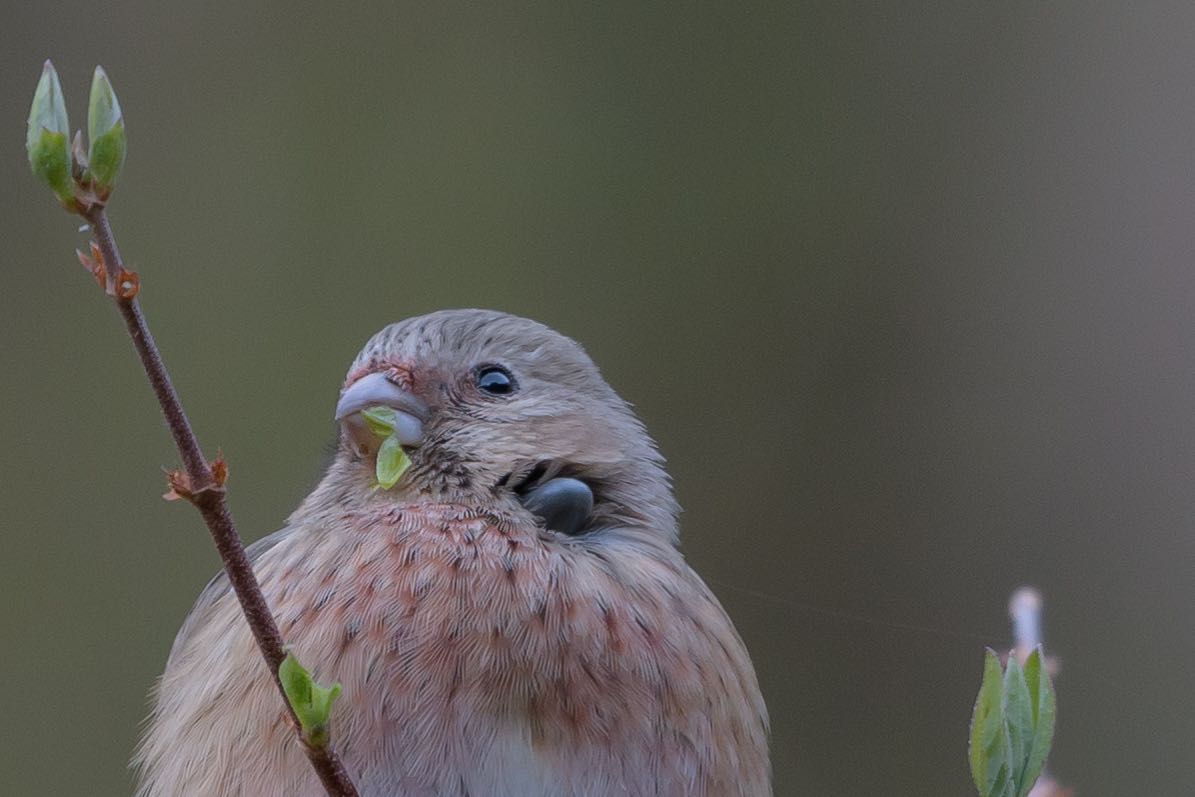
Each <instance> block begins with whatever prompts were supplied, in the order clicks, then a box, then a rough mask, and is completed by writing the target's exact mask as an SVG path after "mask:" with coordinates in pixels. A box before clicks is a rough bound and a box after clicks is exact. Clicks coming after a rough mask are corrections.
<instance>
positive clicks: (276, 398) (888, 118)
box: [0, 0, 1195, 797]
mask: <svg viewBox="0 0 1195 797" xmlns="http://www.w3.org/2000/svg"><path fill="white" fill-rule="evenodd" d="M1192 40H1195V7H1192V6H1191V5H1190V4H1189V3H1171V4H1148V5H1147V4H1131V5H1130V4H1124V5H1123V7H1121V8H1117V7H1116V6H1113V5H1111V4H1105V5H1099V6H1097V5H1094V4H1086V3H1042V2H1033V3H1008V2H1005V3H986V2H985V3H942V4H921V5H919V6H916V7H915V6H914V5H913V4H897V3H876V4H870V5H852V4H833V3H796V4H779V3H778V4H730V3H726V4H707V3H685V4H673V5H659V4H652V5H648V4H640V3H607V4H589V3H560V2H552V3H538V4H522V3H520V4H502V5H500V6H497V5H485V6H481V7H478V6H474V5H458V4H455V3H438V4H408V3H399V4H395V3H382V2H358V3H354V4H329V3H317V2H303V3H261V2H253V1H252V0H239V1H238V2H224V1H223V0H217V2H206V3H189V4H167V3H146V2H119V3H112V4H106V5H105V6H104V7H103V8H101V7H100V6H97V5H96V4H88V3H82V2H74V3H55V2H39V3H35V4H34V3H29V4H24V3H22V4H17V3H10V4H8V5H7V6H6V8H5V11H4V22H3V28H2V30H0V45H2V46H0V67H2V69H0V74H2V75H3V77H2V78H0V108H2V109H3V125H0V128H2V129H3V130H4V131H6V132H5V134H4V136H3V137H2V139H0V181H2V184H3V185H5V186H6V187H7V190H6V191H5V192H4V193H3V194H2V195H0V239H2V240H3V242H4V247H3V248H4V253H3V265H4V269H3V273H4V280H3V286H2V287H0V335H2V339H3V341H4V345H3V346H0V380H2V381H0V391H2V392H0V395H2V397H3V406H4V407H5V409H6V411H5V412H3V413H0V440H2V441H3V447H4V456H3V458H2V459H0V481H2V482H3V489H2V490H0V518H2V520H0V524H2V526H0V528H2V534H3V547H2V549H0V550H2V552H3V553H2V554H0V584H2V585H3V586H2V587H0V589H2V597H3V601H2V607H3V608H2V609H0V683H3V684H4V685H5V699H4V721H3V723H0V738H2V741H0V780H2V781H3V783H4V786H3V787H2V789H0V790H2V791H3V792H4V793H5V794H22V795H25V794H46V795H121V794H127V793H128V792H129V789H130V782H131V781H130V776H129V774H128V772H127V770H126V767H125V762H126V759H127V757H128V756H129V754H130V751H131V750H132V747H133V745H134V741H135V739H136V736H137V730H138V723H139V721H140V720H141V718H142V717H143V716H144V715H145V713H146V705H147V701H146V693H147V691H148V689H149V688H150V685H151V684H152V682H153V679H154V677H155V676H156V675H157V673H159V672H160V670H161V668H162V665H163V663H164V660H165V656H166V653H167V651H168V649H169V645H170V643H171V640H172V638H173V635H174V632H175V629H176V628H177V626H178V624H179V623H180V621H181V619H182V618H183V616H184V614H185V613H186V612H187V610H188V608H189V606H190V604H191V601H192V599H193V598H194V596H195V595H196V593H197V592H198V591H199V589H200V588H201V587H202V586H203V584H204V582H205V581H206V580H207V578H208V577H209V576H210V575H211V574H212V572H213V571H214V569H215V568H216V567H217V559H216V556H215V554H214V552H213V550H212V547H211V543H210V542H209V540H208V537H207V535H206V532H205V531H204V529H203V527H202V525H201V524H200V522H199V520H198V518H197V517H196V516H195V514H194V513H193V512H192V511H191V510H189V509H188V508H186V507H183V506H178V505H171V504H166V503H164V502H162V501H161V500H159V498H158V495H159V494H160V493H161V492H162V491H163V490H164V483H163V477H162V474H161V471H160V470H159V466H162V465H171V464H172V463H174V462H175V455H174V453H173V450H172V448H171V444H170V441H169V438H168V436H167V434H166V432H165V430H164V428H163V426H162V424H161V423H160V422H159V420H158V414H157V407H156V405H155V403H154V401H153V398H152V395H151V393H150V391H149V389H148V387H147V385H146V384H145V381H144V378H143V376H142V374H141V372H140V370H139V366H138V365H137V362H136V360H135V358H134V356H133V353H132V351H131V348H130V345H129V343H128V340H127V339H126V337H125V335H124V332H123V329H122V328H121V325H120V323H119V320H118V318H117V317H116V315H115V314H114V313H113V311H112V309H111V308H110V307H109V306H108V305H107V304H106V303H105V302H103V301H101V300H100V297H99V295H98V294H97V292H96V289H95V286H94V285H93V284H92V283H91V281H90V280H89V279H88V278H87V277H86V275H85V274H84V273H83V272H82V270H81V269H80V268H79V266H78V265H77V264H76V263H75V262H74V256H73V254H72V249H73V248H74V246H76V245H78V244H80V243H81V242H82V241H83V237H82V236H81V235H77V234H75V232H74V230H75V228H76V226H77V222H76V221H75V220H73V219H72V218H71V217H68V216H67V215H66V214H64V213H62V212H61V211H59V210H57V209H56V208H55V207H54V203H53V200H52V198H51V197H50V195H49V193H48V191H46V190H45V189H44V188H42V187H41V186H40V185H37V184H36V183H35V182H34V181H33V179H32V178H31V176H30V175H29V173H28V167H27V165H26V163H25V160H24V157H25V156H24V151H23V142H24V123H25V116H26V114H27V111H28V102H29V99H30V97H31V94H32V91H33V87H34V84H35V82H36V80H37V77H38V73H39V69H40V66H41V62H42V60H43V59H44V58H46V57H47V56H50V57H53V58H54V61H55V63H56V65H57V66H58V69H59V72H60V74H61V75H62V78H63V80H64V82H65V84H66V91H67V96H68V100H69V101H70V103H71V111H72V119H73V121H74V123H75V124H76V125H79V124H82V123H83V121H84V118H83V115H84V109H85V107H86V91H87V87H88V83H89V79H90V71H91V68H92V66H93V65H94V64H96V63H98V62H102V63H103V64H104V65H105V66H106V67H107V69H108V72H109V74H110V75H111V76H112V79H113V82H114V83H115V85H116V87H117V90H118V92H119V96H120V99H121V102H122V104H123V106H124V109H125V113H126V116H127V120H128V127H129V138H130V146H131V154H130V157H129V161H128V164H127V167H126V170H125V172H124V175H123V178H122V183H121V186H120V188H119V190H118V192H117V194H116V200H115V204H114V206H113V208H112V211H111V212H112V218H113V222H114V225H115V227H116V230H117V234H118V237H119V239H120V242H121V245H122V246H123V248H124V251H125V254H126V257H127V258H128V259H129V260H130V261H131V263H132V265H133V267H134V268H136V269H138V270H139V271H140V272H141V275H142V278H143V291H142V296H143V298H144V302H145V307H146V311H147V314H148V316H149V318H150V321H151V323H152V324H153V329H154V332H155V333H156V335H157V337H158V339H159V343H160V344H161V346H162V348H163V350H164V353H165V355H166V358H167V361H168V364H169V365H170V367H171V369H172V371H173V375H174V377H175V380H176V383H177V385H178V387H179V389H180V391H181V393H182V396H183V398H184V401H185V402H186V405H187V408H188V410H189V411H190V413H191V417H192V420H193V422H194V423H195V426H196V428H197V429H198V431H199V434H200V437H201V439H202V441H203V442H204V443H205V445H206V446H207V447H208V448H209V450H210V451H212V452H214V451H215V450H216V447H217V446H220V447H222V448H223V449H224V451H225V452H226V454H227V455H228V457H229V459H230V462H231V466H232V480H231V488H232V503H233V508H234V511H235V513H236V515H237V518H238V519H239V521H240V524H241V529H242V531H243V533H244V534H245V536H246V537H248V538H257V537H260V536H262V535H264V534H267V533H269V532H270V531H272V530H274V529H275V528H277V527H278V526H279V525H280V524H281V522H282V521H283V519H284V518H285V517H286V515H287V514H288V513H289V512H290V511H291V509H292V508H293V507H294V506H295V505H296V503H297V502H298V501H299V500H300V499H301V498H302V497H303V496H304V495H305V494H306V493H307V491H308V490H309V489H310V487H311V486H312V484H313V483H314V482H315V480H316V479H317V478H318V476H319V474H320V470H321V468H322V467H323V465H324V463H326V461H327V459H328V456H329V451H330V448H329V447H330V443H331V441H332V440H333V436H334V433H335V430H334V426H333V423H332V421H331V411H332V407H333V405H334V403H335V399H336V394H337V389H338V387H339V384H340V380H341V378H342V376H343V373H344V371H345V369H346V368H347V366H348V363H349V362H350V360H351V359H352V357H353V355H354V354H355V353H356V351H357V349H358V347H359V346H360V345H361V344H362V343H363V341H364V340H365V339H366V338H367V337H368V336H369V335H370V334H371V333H372V332H374V331H375V330H376V329H378V328H379V327H381V326H382V325H384V324H386V323H388V322H390V321H393V320H397V319H400V318H403V317H406V316H409V315H413V314H418V313H423V312H426V311H429V310H433V309H436V308H442V307H464V306H482V307H494V308H500V309H504V310H508V311H511V312H515V313H520V314H524V315H528V316H533V317H535V318H537V319H540V320H542V321H544V322H546V323H548V324H550V325H552V326H554V327H556V328H558V329H560V330H562V331H563V332H565V333H567V334H569V335H571V336H573V337H575V338H577V339H579V340H581V341H582V342H583V343H584V344H585V345H586V347H587V348H588V349H589V351H590V353H591V354H592V355H593V356H594V358H595V359H596V360H597V361H598V363H599V364H600V365H601V366H602V367H603V369H604V372H605V373H606V375H607V377H608V378H609V380H610V381H611V382H612V383H613V384H614V385H615V387H616V388H617V389H619V390H620V391H621V392H622V393H623V394H624V395H625V396H626V397H627V398H629V399H630V400H632V401H633V402H634V403H635V404H636V405H637V406H638V408H639V410H640V412H641V413H642V415H643V417H644V418H645V419H646V421H647V424H648V426H649V428H650V429H651V430H652V432H653V433H654V434H655V436H656V437H657V438H658V440H659V442H660V444H661V446H662V448H663V450H664V452H665V454H666V455H667V456H668V458H669V460H670V462H671V470H672V473H673V475H674V477H675V480H676V486H677V491H678V493H679V496H680V500H681V502H682V504H683V505H684V506H685V509H686V513H685V516H684V535H685V536H684V545H685V550H686V552H687V554H688V556H689V558H690V560H691V561H692V562H693V564H694V565H695V566H696V567H697V568H698V570H700V571H701V572H702V573H703V574H704V575H705V576H707V577H708V578H709V580H710V582H711V584H712V585H713V586H714V588H715V590H716V591H717V592H718V593H719V595H720V596H721V597H722V599H723V600H724V602H725V603H726V605H727V607H728V609H729V610H730V612H731V614H732V615H733V617H734V618H735V619H736V621H737V623H738V625H739V628H740V629H741V630H742V632H743V635H744V636H745V638H746V640H747V643H748V645H749V647H750V648H751V651H752V653H753V656H754V660H755V662H756V665H757V667H758V670H759V674H760V678H761V681H762V684H763V688H764V691H765V694H766V696H767V699H768V703H769V706H770V708H771V712H772V717H773V728H774V759H775V770H776V793H777V794H778V795H812V794H818V795H835V796H837V795H861V794H888V795H944V796H945V795H962V794H969V793H973V792H972V791H971V786H970V783H969V776H968V774H967V769H966V758H965V754H966V750H965V745H966V728H967V723H968V719H969V715H970V709H971V701H972V699H973V697H974V694H975V690H976V688H977V687H978V683H979V676H980V670H981V652H982V646H983V645H984V643H985V642H986V643H990V644H995V645H1005V644H1007V640H1008V632H1007V623H1006V617H1005V602H1006V600H1007V597H1008V595H1009V593H1010V591H1011V590H1012V589H1013V588H1014V587H1016V586H1017V585H1019V584H1021V583H1026V582H1027V583H1033V584H1036V585H1038V586H1040V587H1041V589H1042V590H1043V592H1044V593H1045V596H1046V601H1047V641H1048V642H1049V643H1050V647H1051V649H1052V650H1053V652H1054V653H1056V654H1058V655H1059V656H1061V658H1062V664H1063V669H1062V672H1061V675H1060V676H1059V679H1058V690H1059V700H1060V724H1059V732H1058V737H1057V741H1056V745H1055V755H1054V756H1053V759H1052V761H1053V770H1054V772H1055V774H1057V775H1058V776H1059V777H1060V779H1062V780H1063V781H1064V782H1067V783H1070V784H1072V785H1076V786H1078V787H1079V789H1080V793H1081V794H1082V795H1083V797H1098V796H1099V795H1128V794H1142V795H1144V794H1150V795H1179V794H1187V793H1189V792H1190V775H1189V771H1188V770H1189V766H1188V765H1187V763H1186V761H1187V758H1188V757H1189V753H1190V747H1191V742H1192V739H1195V711H1192V709H1193V708H1195V700H1193V699H1192V697H1191V694H1192V691H1191V682H1190V673H1191V671H1192V666H1191V660H1192V655H1193V654H1195V631H1193V629H1195V576H1193V565H1195V534H1192V530H1191V525H1192V518H1195V490H1192V486H1191V485H1192V477H1193V475H1195V423H1193V418H1195V405H1193V403H1192V395H1193V392H1195V345H1193V341H1195V307H1193V300H1195V269H1193V268H1192V256H1193V255H1195V224H1192V221H1193V219H1195V174H1193V172H1195V155H1193V152H1195V144H1193V141H1195V134H1193V129H1195V124H1193V123H1195V51H1193V50H1192V48H1191V41H1192Z"/></svg>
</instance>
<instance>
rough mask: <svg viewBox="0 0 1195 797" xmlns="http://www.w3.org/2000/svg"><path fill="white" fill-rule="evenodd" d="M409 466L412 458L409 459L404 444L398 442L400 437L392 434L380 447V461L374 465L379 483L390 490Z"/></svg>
mask: <svg viewBox="0 0 1195 797" xmlns="http://www.w3.org/2000/svg"><path fill="white" fill-rule="evenodd" d="M409 467H411V460H409V459H407V455H406V452H404V451H403V450H402V444H400V443H399V442H398V438H397V437H394V436H393V435H392V436H390V437H387V438H386V439H385V440H383V441H382V446H381V448H379V449H378V461H377V464H376V465H375V467H374V473H375V475H376V476H377V479H378V485H380V486H381V487H382V488H383V489H385V490H389V489H390V488H391V487H393V486H394V485H395V484H397V483H398V480H399V479H400V478H401V477H402V475H403V474H404V473H406V470H407V468H409Z"/></svg>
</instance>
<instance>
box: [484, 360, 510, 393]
mask: <svg viewBox="0 0 1195 797" xmlns="http://www.w3.org/2000/svg"><path fill="white" fill-rule="evenodd" d="M477 388H478V389H479V390H481V391H482V392H484V393H489V394H490V395H491V396H509V395H510V394H511V393H513V392H515V390H517V389H518V385H517V384H516V383H515V378H514V377H513V376H511V375H510V371H507V370H506V369H505V368H503V367H502V366H501V365H483V366H481V367H480V368H478V369H477Z"/></svg>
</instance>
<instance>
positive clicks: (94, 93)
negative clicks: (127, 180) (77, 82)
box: [87, 66, 128, 189]
mask: <svg viewBox="0 0 1195 797" xmlns="http://www.w3.org/2000/svg"><path fill="white" fill-rule="evenodd" d="M87 139H88V142H89V149H88V152H87V161H88V167H87V168H88V171H89V172H90V173H91V177H92V179H93V180H95V182H96V184H97V185H98V186H99V187H100V188H102V189H111V188H112V186H113V185H114V184H115V183H116V177H117V175H119V174H120V169H121V167H122V166H123V165H124V159H125V153H126V150H127V149H128V142H127V140H126V138H125V129H124V117H123V115H122V114H121V111H120V102H119V101H118V100H117V99H116V91H115V90H114V89H113V88H112V82H111V81H110V80H109V79H108V75H107V73H105V72H104V69H103V67H99V66H97V67H96V68H95V75H94V76H93V77H92V79H91V101H90V102H89V103H88V107H87Z"/></svg>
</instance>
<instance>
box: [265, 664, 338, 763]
mask: <svg viewBox="0 0 1195 797" xmlns="http://www.w3.org/2000/svg"><path fill="white" fill-rule="evenodd" d="M278 680H279V681H281V682H282V690H283V691H284V692H285V693H286V699H287V701H288V702H289V703H290V707H291V708H292V709H294V712H295V716H296V717H298V718H299V726H300V727H301V728H302V730H303V737H304V738H305V739H306V740H307V742H308V743H309V744H311V745H312V746H314V747H324V746H325V745H327V744H328V720H329V719H330V718H331V716H332V704H333V703H335V702H336V698H337V697H339V696H340V691H341V687H340V684H339V683H335V684H332V686H330V687H324V686H321V685H319V684H318V683H316V682H315V679H313V678H312V677H311V673H309V672H308V671H307V670H306V669H304V667H303V665H302V664H299V660H298V659H296V658H295V654H294V653H291V652H290V651H287V654H286V658H285V659H283V660H282V664H280V665H279V666H278Z"/></svg>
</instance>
